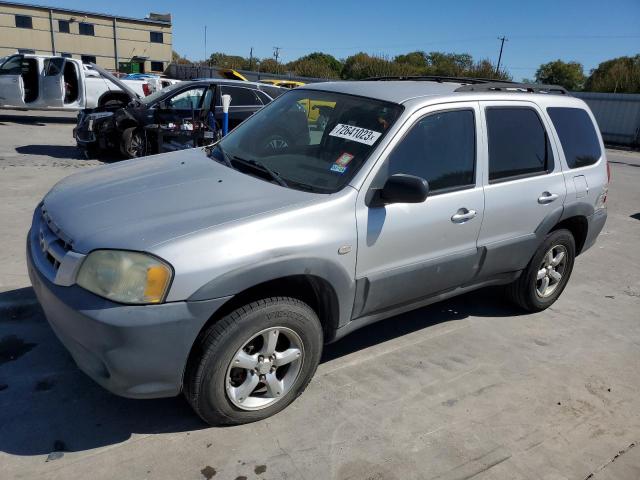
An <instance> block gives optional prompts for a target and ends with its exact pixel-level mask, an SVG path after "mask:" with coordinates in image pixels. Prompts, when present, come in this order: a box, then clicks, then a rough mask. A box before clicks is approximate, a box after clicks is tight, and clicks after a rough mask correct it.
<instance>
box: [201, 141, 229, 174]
mask: <svg viewBox="0 0 640 480" xmlns="http://www.w3.org/2000/svg"><path fill="white" fill-rule="evenodd" d="M215 148H217V149H218V150H220V153H221V154H222V163H224V164H225V165H226V166H227V167H229V168H231V169H233V164H232V163H231V160H230V159H229V155H228V154H227V152H225V151H224V150H223V149H222V146H220V143H219V141H218V143H214V144H213V145H209V146H208V147H205V149H206V150H208V152H207V153H208V155H209V157H211V158H214V159H215V160H217V161H220V159H218V158H217V157H215V156H214V155H213V150H214V149H215Z"/></svg>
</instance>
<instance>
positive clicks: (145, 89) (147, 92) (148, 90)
mask: <svg viewBox="0 0 640 480" xmlns="http://www.w3.org/2000/svg"><path fill="white" fill-rule="evenodd" d="M142 91H143V92H144V96H145V97H148V96H149V95H151V87H150V86H149V84H148V83H146V82H145V83H143V84H142ZM607 165H608V164H607Z"/></svg>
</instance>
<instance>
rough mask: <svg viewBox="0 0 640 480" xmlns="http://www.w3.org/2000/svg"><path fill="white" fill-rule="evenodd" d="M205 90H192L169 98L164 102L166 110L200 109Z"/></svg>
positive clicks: (202, 88) (201, 88)
mask: <svg viewBox="0 0 640 480" xmlns="http://www.w3.org/2000/svg"><path fill="white" fill-rule="evenodd" d="M204 92H205V88H204V87H200V88H192V89H190V90H186V91H184V92H180V93H178V94H177V95H174V96H173V97H171V98H169V99H168V100H166V101H165V105H166V108H169V109H171V110H197V109H199V108H200V103H201V100H202V96H203V95H204Z"/></svg>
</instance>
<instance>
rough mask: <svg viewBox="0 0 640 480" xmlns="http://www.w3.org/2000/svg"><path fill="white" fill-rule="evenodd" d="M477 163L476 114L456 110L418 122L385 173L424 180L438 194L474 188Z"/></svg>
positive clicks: (399, 145)
mask: <svg viewBox="0 0 640 480" xmlns="http://www.w3.org/2000/svg"><path fill="white" fill-rule="evenodd" d="M475 163H476V129H475V120H474V114H473V111H472V110H453V111H448V112H438V113H433V114H430V115H427V116H426V117H424V118H422V119H420V120H418V122H417V123H416V124H415V125H414V126H413V127H411V130H410V131H409V133H407V135H406V136H405V137H404V138H403V139H402V141H401V142H400V143H399V144H398V146H397V147H396V148H395V149H394V150H393V152H392V153H391V155H390V156H389V159H388V160H387V166H386V168H387V172H385V173H386V175H387V177H388V176H391V175H394V174H396V173H404V174H408V175H415V176H418V177H420V178H424V179H425V180H427V181H428V182H429V190H430V191H432V192H437V191H444V190H454V189H458V188H464V187H469V186H473V185H474V184H475V175H474V172H475ZM387 177H385V178H387Z"/></svg>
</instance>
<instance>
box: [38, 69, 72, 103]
mask: <svg viewBox="0 0 640 480" xmlns="http://www.w3.org/2000/svg"><path fill="white" fill-rule="evenodd" d="M65 61H66V60H65V59H64V58H63V57H51V58H46V59H45V60H44V70H43V76H44V77H43V79H42V102H43V103H44V105H45V106H46V107H50V108H60V107H63V106H64V95H65V85H64V77H63V74H64V64H65Z"/></svg>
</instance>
